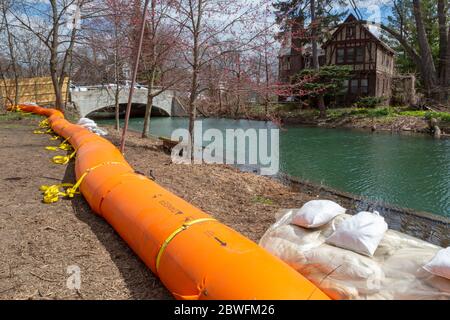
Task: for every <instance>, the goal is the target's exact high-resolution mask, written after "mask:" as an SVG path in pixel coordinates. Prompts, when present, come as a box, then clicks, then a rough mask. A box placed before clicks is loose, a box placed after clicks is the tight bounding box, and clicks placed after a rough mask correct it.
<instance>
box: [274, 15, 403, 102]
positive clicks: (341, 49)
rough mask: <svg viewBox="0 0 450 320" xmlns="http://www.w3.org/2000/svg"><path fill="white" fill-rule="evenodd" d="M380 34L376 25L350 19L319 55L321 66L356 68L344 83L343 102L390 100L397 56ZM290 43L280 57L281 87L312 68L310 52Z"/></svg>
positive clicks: (322, 47) (342, 25) (336, 32)
mask: <svg viewBox="0 0 450 320" xmlns="http://www.w3.org/2000/svg"><path fill="white" fill-rule="evenodd" d="M380 31H381V30H380V28H379V27H378V26H377V25H375V24H370V23H368V22H366V21H361V20H358V19H357V18H356V17H355V16H353V15H350V16H349V17H348V18H347V19H346V20H345V21H344V22H343V23H342V24H340V25H339V26H338V27H337V28H336V29H335V31H334V32H333V33H332V35H331V38H330V39H329V40H328V41H326V42H325V43H323V44H322V46H321V48H320V51H319V62H320V63H321V65H349V66H351V67H353V71H352V75H351V78H350V79H349V80H348V81H346V82H345V88H346V94H344V95H343V96H342V99H343V101H340V102H342V103H352V102H355V101H357V100H358V99H359V98H360V97H364V96H373V97H381V98H383V99H385V100H390V98H391V96H392V78H393V75H394V53H395V52H394V50H393V49H392V48H390V47H389V46H388V45H387V44H386V43H384V42H383V41H382V40H381V39H380V34H381V32H380ZM288 42H289V43H288V47H287V48H286V47H285V48H283V49H282V51H281V52H280V57H279V64H280V67H279V68H280V69H279V78H280V82H282V83H288V82H289V81H290V79H291V77H292V76H293V75H295V74H297V73H298V72H299V71H301V70H303V69H305V68H310V67H312V64H311V54H310V48H309V47H308V46H305V45H304V46H303V47H302V46H300V45H299V41H298V40H295V39H291V40H290V41H288ZM293 43H295V44H296V45H295V46H293V45H292V44H293ZM299 48H300V49H299Z"/></svg>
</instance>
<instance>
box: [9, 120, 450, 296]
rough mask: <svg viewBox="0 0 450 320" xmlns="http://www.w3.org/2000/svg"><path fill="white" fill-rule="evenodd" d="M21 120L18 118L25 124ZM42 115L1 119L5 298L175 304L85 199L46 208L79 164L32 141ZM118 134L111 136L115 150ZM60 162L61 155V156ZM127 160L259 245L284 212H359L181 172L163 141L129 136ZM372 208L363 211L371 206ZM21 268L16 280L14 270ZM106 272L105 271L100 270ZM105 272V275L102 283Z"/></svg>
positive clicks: (265, 181)
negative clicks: (74, 274) (78, 278)
mask: <svg viewBox="0 0 450 320" xmlns="http://www.w3.org/2000/svg"><path fill="white" fill-rule="evenodd" d="M19 118H20V119H19ZM40 120H42V119H41V118H38V117H23V116H17V117H13V118H10V119H6V120H5V119H2V117H0V140H1V141H2V144H1V147H0V148H1V152H0V158H1V159H0V160H1V161H2V163H3V165H4V170H1V171H0V181H2V183H1V184H0V189H1V190H0V191H1V192H0V222H1V228H0V241H1V242H2V246H1V247H0V254H2V256H3V257H4V259H5V261H3V262H2V261H0V273H2V272H3V273H4V275H7V276H6V277H4V280H5V281H4V283H3V285H4V287H3V288H2V289H3V291H2V294H1V296H2V297H3V298H9V299H171V298H172V297H171V295H170V293H169V292H167V290H166V289H165V288H164V286H163V285H162V284H161V282H160V281H159V280H158V279H157V277H156V276H155V275H153V274H152V273H151V271H150V270H149V269H148V268H147V267H146V266H145V264H144V263H142V261H141V260H140V259H139V258H138V257H137V256H136V255H135V254H134V253H133V252H132V251H131V250H130V249H129V247H128V246H127V244H126V243H125V242H124V241H123V240H122V239H121V238H120V237H119V236H118V234H117V233H116V232H115V231H114V229H113V228H112V227H111V226H110V225H109V224H108V223H107V222H106V221H105V220H104V219H103V218H102V217H101V216H99V215H96V214H95V213H94V212H92V211H91V209H90V207H89V205H88V204H87V202H86V201H85V199H84V198H83V197H82V196H81V195H77V196H75V197H74V198H73V199H60V201H58V202H56V203H54V204H52V205H48V204H44V203H42V193H41V192H40V191H39V186H41V185H52V184H59V183H61V182H63V183H74V182H75V180H76V178H75V165H74V162H70V163H69V164H68V165H67V166H60V165H55V164H53V163H52V162H51V157H52V156H53V155H54V154H55V153H53V152H50V151H48V150H46V149H45V147H46V146H48V145H55V146H56V145H58V144H59V143H60V141H50V140H49V138H50V136H48V135H36V134H33V130H35V129H36V127H37V126H38V123H39V121H40ZM118 137H119V133H118V132H117V131H116V130H114V129H113V130H111V129H110V135H109V136H108V137H107V139H108V140H109V141H112V143H113V144H115V145H117V143H118ZM58 154H64V152H62V151H60V152H58ZM125 156H126V159H127V161H128V162H129V163H130V165H131V166H132V167H133V168H134V169H135V170H136V171H138V172H141V173H143V174H144V175H146V176H148V177H149V178H152V179H155V180H156V182H157V183H158V184H159V185H161V186H162V187H164V188H166V189H167V190H169V191H171V192H172V193H174V194H176V195H177V196H179V197H181V198H183V199H184V200H186V201H188V202H190V203H191V204H192V205H194V206H196V207H198V208H200V209H202V210H203V211H205V212H207V213H208V214H210V215H211V216H212V217H214V218H216V219H217V220H219V221H221V222H222V223H224V224H226V225H228V226H229V227H231V228H233V229H235V230H236V231H238V232H240V233H241V234H242V235H244V236H246V237H247V238H249V239H251V240H252V241H255V242H256V243H258V242H259V240H260V239H261V237H262V235H263V234H264V233H265V232H266V231H267V229H268V228H269V227H270V226H271V225H273V223H274V222H275V217H276V215H277V213H279V212H280V210H283V209H286V208H300V207H301V206H302V205H303V204H304V203H306V202H307V201H310V200H314V199H319V198H321V199H328V200H332V201H335V202H338V203H341V204H342V205H343V206H344V207H346V208H348V210H349V212H350V213H351V212H353V210H355V206H354V205H353V204H354V203H353V200H352V199H348V198H347V199H346V200H345V197H342V194H339V193H336V194H333V193H327V192H325V191H324V190H325V189H324V188H322V191H320V190H316V189H314V188H308V187H307V186H306V185H298V186H296V187H295V186H286V185H285V184H283V183H281V182H280V181H277V180H275V179H271V178H269V177H262V176H258V175H256V174H254V173H248V172H242V171H239V170H238V169H237V168H234V167H232V166H224V165H193V166H186V165H177V164H173V163H172V161H171V158H170V156H169V155H167V154H165V153H164V152H163V151H162V150H161V147H160V145H159V143H158V141H157V140H156V139H145V140H143V139H141V138H140V136H139V134H137V133H134V132H130V133H129V135H128V139H127V144H126V152H125ZM364 209H366V208H364ZM391 215H392V216H393V218H392V219H394V218H395V219H394V220H393V221H394V222H395V223H394V222H389V224H390V228H392V229H401V230H402V231H403V232H405V233H407V234H410V235H412V236H415V237H416V238H420V239H427V238H429V237H430V235H437V236H438V237H433V238H432V239H431V240H432V241H433V242H434V243H435V244H438V245H440V246H448V245H449V243H450V232H449V223H444V222H438V221H435V220H426V219H421V218H418V217H417V216H415V215H410V216H408V215H406V214H401V215H400V214H391ZM74 264H76V265H78V266H80V268H81V272H82V274H83V279H85V281H84V282H83V287H82V289H81V290H80V291H76V292H75V291H73V290H69V289H68V288H67V287H66V286H65V283H66V281H67V275H66V268H67V266H71V265H74ZM11 269H12V270H14V272H10V271H8V270H11ZM100 269H101V271H99V270H100ZM105 274H106V275H107V276H105Z"/></svg>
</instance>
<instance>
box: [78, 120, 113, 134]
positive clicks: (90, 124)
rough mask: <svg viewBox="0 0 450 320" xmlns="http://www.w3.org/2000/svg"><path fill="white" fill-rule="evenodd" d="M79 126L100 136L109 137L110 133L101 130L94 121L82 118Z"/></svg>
mask: <svg viewBox="0 0 450 320" xmlns="http://www.w3.org/2000/svg"><path fill="white" fill-rule="evenodd" d="M77 124H78V125H80V126H82V127H84V128H86V129H88V130H89V131H91V132H93V133H95V134H97V135H99V136H106V135H108V132H107V131H106V130H104V129H100V128H99V127H98V125H97V123H96V122H95V121H94V120H91V119H89V118H81V119H80V120H79V121H78V123H77Z"/></svg>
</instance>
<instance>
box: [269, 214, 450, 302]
mask: <svg viewBox="0 0 450 320" xmlns="http://www.w3.org/2000/svg"><path fill="white" fill-rule="evenodd" d="M296 213H298V211H297V212H296V211H295V210H285V211H284V212H281V213H280V215H279V219H278V221H277V222H276V223H275V224H274V225H273V226H272V227H271V228H270V229H269V230H268V231H267V232H266V233H265V235H264V236H263V237H262V239H261V241H260V245H261V246H262V247H264V248H265V249H267V250H268V251H269V252H271V253H273V254H274V255H276V256H278V257H279V258H281V259H282V260H283V261H285V262H286V263H287V264H289V265H290V266H292V267H293V268H294V269H296V270H297V271H298V272H300V273H301V274H302V275H304V276H305V277H307V278H308V279H309V280H310V281H312V282H313V283H314V284H316V285H317V286H318V287H319V288H321V289H322V290H323V291H324V292H325V293H327V294H328V295H329V296H330V297H332V298H334V299H411V300H415V299H450V280H449V279H446V278H444V277H439V276H435V275H433V274H431V273H430V272H428V271H426V270H425V269H424V266H425V265H426V264H427V263H429V262H430V260H432V259H433V257H434V256H436V254H437V253H438V251H439V250H440V249H442V248H440V247H438V246H435V245H433V244H430V243H427V242H425V241H422V240H419V239H416V238H413V237H410V236H408V235H405V234H402V233H400V232H397V231H394V230H387V231H386V232H385V233H384V235H383V237H382V239H381V241H380V242H379V245H378V247H377V248H376V251H375V252H374V254H373V256H370V255H363V254H360V253H356V252H354V251H351V250H348V249H344V248H341V247H337V246H335V245H332V244H329V243H326V241H327V239H329V238H330V236H331V235H333V234H334V233H335V231H336V230H338V229H339V226H340V225H342V223H343V222H344V221H346V220H347V219H350V218H351V217H352V216H350V215H347V214H339V215H337V216H336V217H335V218H333V219H332V220H331V221H330V222H329V223H325V224H323V225H322V226H319V227H317V228H305V227H300V226H297V225H294V224H293V223H292V222H293V219H294V218H295V216H296ZM353 217H354V216H353Z"/></svg>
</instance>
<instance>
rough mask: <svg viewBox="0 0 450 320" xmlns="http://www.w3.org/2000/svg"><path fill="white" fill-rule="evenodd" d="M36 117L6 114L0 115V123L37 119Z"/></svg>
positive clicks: (13, 113) (33, 115)
mask: <svg viewBox="0 0 450 320" xmlns="http://www.w3.org/2000/svg"><path fill="white" fill-rule="evenodd" d="M39 118H41V117H39V116H38V115H35V114H32V113H19V112H7V113H3V114H0V121H19V120H22V119H39Z"/></svg>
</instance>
